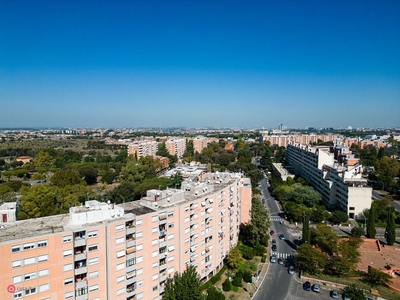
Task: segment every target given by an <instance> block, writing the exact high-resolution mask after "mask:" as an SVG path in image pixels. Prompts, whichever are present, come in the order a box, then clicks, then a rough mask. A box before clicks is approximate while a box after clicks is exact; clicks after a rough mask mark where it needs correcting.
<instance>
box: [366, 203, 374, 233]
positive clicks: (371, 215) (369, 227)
mask: <svg viewBox="0 0 400 300" xmlns="http://www.w3.org/2000/svg"><path fill="white" fill-rule="evenodd" d="M375 214H376V208H375V205H373V204H372V205H371V209H370V210H369V214H368V215H369V216H368V220H367V238H370V239H374V238H375V235H376V228H375Z"/></svg>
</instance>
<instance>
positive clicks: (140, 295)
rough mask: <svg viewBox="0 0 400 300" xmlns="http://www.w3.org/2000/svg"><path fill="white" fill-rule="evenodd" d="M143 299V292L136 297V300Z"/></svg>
mask: <svg viewBox="0 0 400 300" xmlns="http://www.w3.org/2000/svg"><path fill="white" fill-rule="evenodd" d="M142 298H143V292H141V293H139V294H138V295H137V297H136V299H137V300H139V299H142Z"/></svg>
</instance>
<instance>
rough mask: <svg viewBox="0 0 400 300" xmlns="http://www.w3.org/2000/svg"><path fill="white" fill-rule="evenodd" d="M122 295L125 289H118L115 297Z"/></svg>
mask: <svg viewBox="0 0 400 300" xmlns="http://www.w3.org/2000/svg"><path fill="white" fill-rule="evenodd" d="M123 293H125V288H122V289H119V290H118V291H117V296H119V295H122V294H123Z"/></svg>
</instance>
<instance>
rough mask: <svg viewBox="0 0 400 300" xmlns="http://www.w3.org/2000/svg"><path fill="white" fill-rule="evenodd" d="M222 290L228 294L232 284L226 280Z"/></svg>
mask: <svg viewBox="0 0 400 300" xmlns="http://www.w3.org/2000/svg"><path fill="white" fill-rule="evenodd" d="M222 289H223V290H224V292H229V291H230V290H231V289H232V283H231V281H230V280H229V278H226V279H225V281H224V283H223V284H222Z"/></svg>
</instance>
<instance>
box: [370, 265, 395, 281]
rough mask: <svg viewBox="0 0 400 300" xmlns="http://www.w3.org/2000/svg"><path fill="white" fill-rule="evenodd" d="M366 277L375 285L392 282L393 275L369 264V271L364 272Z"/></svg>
mask: <svg viewBox="0 0 400 300" xmlns="http://www.w3.org/2000/svg"><path fill="white" fill-rule="evenodd" d="M364 278H365V279H366V280H367V281H369V282H371V283H372V284H373V285H388V284H391V283H392V276H391V275H390V274H387V273H385V272H382V271H381V270H378V269H375V268H372V267H371V266H368V272H367V273H365V274H364Z"/></svg>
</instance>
